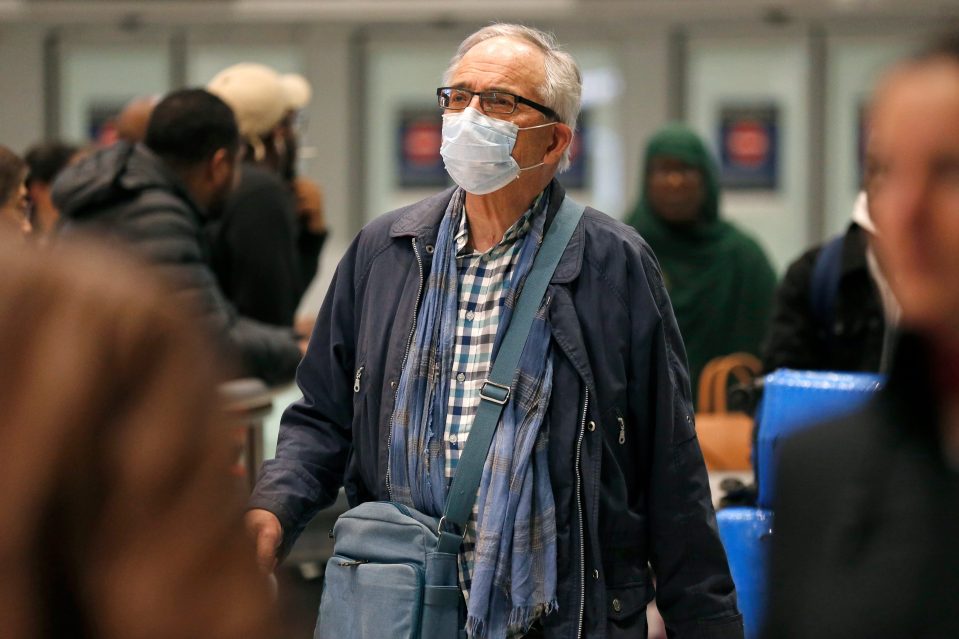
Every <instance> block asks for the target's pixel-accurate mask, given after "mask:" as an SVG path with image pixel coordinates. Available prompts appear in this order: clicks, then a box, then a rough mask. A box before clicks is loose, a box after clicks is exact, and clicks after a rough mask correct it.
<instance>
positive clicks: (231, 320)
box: [53, 89, 300, 383]
mask: <svg viewBox="0 0 959 639" xmlns="http://www.w3.org/2000/svg"><path fill="white" fill-rule="evenodd" d="M238 147H239V133H238V131H237V127H236V121H235V120H234V118H233V112H232V111H231V110H230V107H228V106H227V105H226V104H225V103H224V102H223V101H222V100H220V99H219V98H217V97H216V96H214V95H212V94H211V93H208V92H206V91H204V90H202V89H186V90H182V91H175V92H173V93H171V94H170V95H168V96H167V97H166V98H164V99H163V100H162V101H160V103H159V104H157V106H156V109H155V110H154V112H153V115H152V117H151V119H150V123H149V126H148V128H147V134H146V140H145V143H144V144H138V145H135V146H131V145H129V144H127V143H123V142H121V143H119V144H116V145H114V146H113V147H110V148H107V149H104V150H102V151H99V152H97V153H95V154H93V155H91V156H89V157H87V158H85V159H84V160H83V161H81V162H79V163H78V164H77V165H75V166H72V167H70V168H68V169H67V170H66V171H64V173H63V175H61V176H60V178H59V179H58V180H57V182H56V184H55V185H54V193H53V199H54V203H55V204H56V205H57V206H59V207H60V210H61V211H62V212H63V217H64V233H65V234H67V235H69V234H70V233H72V232H75V231H81V230H89V231H92V232H98V233H101V234H105V235H107V236H108V237H111V238H114V239H116V240H117V241H118V242H121V243H124V244H126V245H127V246H128V247H129V248H130V249H131V250H133V251H134V252H136V253H138V254H139V255H140V256H141V257H143V258H145V259H147V260H148V261H150V262H153V263H155V264H156V265H157V266H159V267H161V269H162V271H163V272H164V273H165V274H166V275H167V276H168V280H169V282H170V283H171V284H172V286H173V287H174V290H175V292H176V293H177V294H179V296H180V297H182V298H183V301H185V302H187V303H189V304H192V305H193V307H194V308H195V309H196V311H197V312H198V313H202V314H203V316H204V317H205V318H206V319H207V320H208V321H209V323H210V325H211V326H212V328H213V329H214V330H215V331H216V333H217V334H218V335H220V336H222V337H223V338H224V339H225V341H226V342H227V344H228V346H229V347H232V348H233V350H235V351H236V352H238V353H239V354H240V355H241V356H242V361H243V364H244V366H245V371H246V373H248V374H251V375H255V376H257V377H261V378H263V379H264V380H265V381H266V382H268V383H275V382H280V381H285V380H288V379H290V378H291V377H292V376H293V372H294V370H295V369H296V366H297V364H298V363H299V360H300V348H299V346H298V344H297V342H296V339H295V338H294V336H293V331H292V330H291V329H289V328H281V327H279V326H270V325H267V324H262V323H259V322H256V321H253V320H250V319H248V318H244V317H240V316H238V314H237V313H236V311H235V310H234V309H233V307H232V306H231V305H230V304H229V303H228V302H227V301H226V300H225V298H224V296H223V293H222V291H221V290H220V288H219V286H218V285H217V283H216V278H215V277H214V275H213V272H212V271H211V270H210V267H209V265H208V263H207V259H208V248H207V246H206V243H205V239H204V237H205V234H204V230H203V227H204V225H205V224H206V223H207V222H208V220H210V219H211V218H213V217H215V216H216V215H217V213H218V212H219V211H220V210H221V209H222V206H223V203H224V201H225V200H226V198H227V196H228V195H229V193H230V190H231V188H232V186H233V182H234V170H235V167H236V162H237V157H236V156H237V149H238ZM179 302H180V300H177V301H173V303H179Z"/></svg>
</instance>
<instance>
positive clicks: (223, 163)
mask: <svg viewBox="0 0 959 639" xmlns="http://www.w3.org/2000/svg"><path fill="white" fill-rule="evenodd" d="M234 161H235V158H234V154H233V153H230V152H229V151H228V150H227V149H217V150H216V152H215V153H214V154H213V157H211V158H210V161H209V162H207V177H209V178H210V180H211V181H213V182H215V183H217V184H219V183H221V182H223V181H224V180H226V179H230V177H231V176H232V174H233V163H234Z"/></svg>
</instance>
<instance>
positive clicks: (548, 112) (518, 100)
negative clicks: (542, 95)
mask: <svg viewBox="0 0 959 639" xmlns="http://www.w3.org/2000/svg"><path fill="white" fill-rule="evenodd" d="M443 91H462V92H463V93H469V94H470V100H469V101H470V102H472V101H473V96H474V95H478V96H479V97H480V104H481V105H482V104H483V98H484V97H487V96H497V95H508V96H510V97H512V98H513V99H514V100H515V102H514V103H513V110H512V111H500V112H496V111H493V113H498V114H499V115H509V114H510V113H512V112H513V111H515V110H516V105H517V104H525V105H526V106H529V107H533V108H534V109H536V110H537V111H539V112H540V113H542V114H543V115H545V116H546V117H548V118H552V119H554V120H556V121H557V122H559V121H560V118H559V115H557V113H556V111H553V110H552V109H551V108H549V107H548V106H546V105H543V104H540V103H539V102H533V101H532V100H530V99H528V98H524V97H523V96H521V95H516V94H515V93H510V92H509V91H470V90H469V89H464V88H463V87H440V88H438V89H437V90H436V101H437V103H439V106H440V108H441V109H443V110H449V111H462V110H463V109H465V108H466V107H463V109H457V108H456V107H449V106H443ZM484 112H485V109H484Z"/></svg>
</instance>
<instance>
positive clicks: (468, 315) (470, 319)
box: [466, 311, 476, 322]
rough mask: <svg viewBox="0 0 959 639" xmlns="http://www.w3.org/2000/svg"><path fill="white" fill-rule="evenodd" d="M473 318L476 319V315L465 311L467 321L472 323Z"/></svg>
mask: <svg viewBox="0 0 959 639" xmlns="http://www.w3.org/2000/svg"><path fill="white" fill-rule="evenodd" d="M474 317H476V313H474V312H473V311H466V319H467V320H469V321H471V322H472V321H473V318H474Z"/></svg>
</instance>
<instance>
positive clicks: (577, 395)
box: [247, 24, 743, 638]
mask: <svg viewBox="0 0 959 639" xmlns="http://www.w3.org/2000/svg"><path fill="white" fill-rule="evenodd" d="M443 85H444V86H442V87H441V88H439V89H438V90H437V97H438V103H439V107H440V108H441V109H442V110H443V130H442V145H441V149H440V151H441V154H442V156H443V159H444V162H445V164H446V169H447V171H448V172H449V174H450V176H451V177H452V178H453V180H454V182H455V183H456V186H455V187H453V188H450V189H448V190H446V191H443V192H442V193H439V194H436V195H434V196H432V197H429V198H427V199H425V200H423V201H421V202H418V203H416V204H413V205H411V206H407V207H405V208H402V209H399V210H397V211H394V212H392V213H390V214H387V215H384V216H382V217H380V218H378V219H376V220H375V221H373V222H371V223H370V224H369V225H368V226H366V228H364V229H363V230H362V231H361V232H360V233H359V235H358V236H357V237H356V239H355V240H354V241H353V243H352V245H351V247H350V249H349V250H348V251H347V254H346V256H345V257H344V258H343V260H342V261H341V262H340V265H339V267H338V269H337V272H336V275H335V277H334V280H333V283H332V285H331V287H330V290H329V292H328V294H327V297H326V300H325V302H324V304H323V306H322V308H321V310H320V313H319V317H318V319H317V322H316V327H315V329H314V332H313V335H312V338H311V340H310V345H309V348H308V350H307V353H306V356H305V359H304V361H303V363H302V365H301V366H300V368H299V371H298V373H297V382H298V384H299V387H300V389H301V390H302V392H303V399H302V400H300V401H298V402H296V403H294V404H293V405H292V406H290V407H289V408H288V409H287V410H286V412H285V414H284V416H283V419H282V425H281V428H280V435H279V442H278V447H277V456H276V458H275V459H273V460H270V461H267V462H266V463H265V464H264V466H263V469H262V472H261V474H260V479H259V481H258V483H257V486H256V489H255V491H254V494H253V496H252V498H251V502H250V506H251V510H250V511H249V512H248V514H247V524H248V527H249V528H250V529H251V531H252V532H253V533H254V534H255V536H256V538H257V548H258V555H259V558H260V561H261V565H263V567H264V568H265V569H267V570H269V569H271V568H272V567H273V565H275V562H276V560H277V558H280V557H282V556H283V555H284V554H285V553H286V552H287V551H288V550H289V548H290V547H291V546H292V544H293V542H294V541H295V540H296V537H297V535H298V534H299V533H300V532H301V531H302V530H303V527H304V526H305V525H306V523H307V522H308V521H309V520H310V519H311V518H312V517H313V516H314V515H315V514H316V512H317V511H318V510H319V509H321V508H323V507H326V506H329V505H330V504H332V503H333V501H334V499H335V498H336V496H337V492H338V490H339V488H340V486H341V485H344V486H345V490H346V494H347V496H348V497H349V501H350V503H351V505H353V506H355V505H357V504H358V503H360V502H364V501H370V500H393V501H398V502H400V503H404V504H406V505H408V506H412V507H414V508H416V509H418V510H420V511H422V512H426V513H429V514H433V515H439V514H440V512H441V510H442V507H443V501H444V499H445V494H443V493H444V492H445V490H446V489H447V488H448V483H449V481H450V479H451V477H452V476H453V474H454V473H455V469H456V464H457V461H458V460H459V455H460V453H461V451H462V450H463V448H464V446H465V444H466V442H467V439H468V436H469V431H470V427H471V424H472V421H473V417H474V415H475V413H476V410H477V406H478V405H479V402H480V390H481V388H482V387H483V383H484V381H485V379H486V376H487V373H488V372H489V370H490V364H491V362H492V360H493V358H494V357H495V355H496V344H497V339H498V338H499V337H501V336H502V335H503V333H504V330H505V328H506V326H507V325H508V321H509V317H510V315H511V310H512V308H513V306H512V304H513V303H514V302H515V300H516V297H517V292H518V290H519V288H520V287H521V286H522V283H523V281H524V277H525V275H526V274H527V273H528V272H529V268H530V262H531V261H532V260H531V256H532V255H534V254H535V252H536V250H537V248H538V246H539V242H540V240H541V238H542V237H543V235H544V232H545V229H546V228H547V226H548V225H549V224H550V223H551V221H552V219H553V217H554V216H555V214H556V211H557V209H558V208H559V206H560V204H561V203H562V202H563V201H564V199H565V197H566V196H565V192H564V190H563V187H562V185H561V183H560V181H558V180H557V179H556V177H555V176H556V174H557V173H559V172H561V171H562V170H564V169H565V168H566V167H567V166H568V165H569V146H570V141H571V140H572V138H573V135H574V126H575V122H576V116H577V114H578V112H579V109H580V94H581V87H582V82H581V75H580V72H579V68H578V66H577V64H576V62H575V61H574V60H573V58H572V57H571V56H570V55H569V54H568V53H566V52H564V51H563V50H562V49H560V48H559V46H558V45H557V43H556V42H555V40H554V39H553V37H552V36H551V35H548V34H546V33H543V32H541V31H538V30H536V29H532V28H528V27H522V26H517V25H509V24H495V25H492V26H488V27H485V28H483V29H481V30H479V31H477V32H476V33H474V34H472V35H471V36H469V37H468V38H466V40H464V41H463V43H462V44H461V45H460V47H459V49H458V51H457V52H456V54H455V55H454V56H453V58H452V60H451V61H450V65H449V68H448V70H447V72H446V74H445V78H444V81H443ZM530 335H531V336H530V339H529V340H528V341H527V342H526V346H525V349H524V354H523V358H522V360H521V364H520V370H519V371H518V373H517V378H516V381H515V382H514V385H513V387H512V388H511V393H510V395H509V398H508V401H507V403H506V406H505V410H504V411H503V416H502V417H501V418H500V421H499V423H498V425H497V429H496V434H495V436H494V441H493V445H492V447H491V453H490V455H489V457H488V458H487V462H486V467H485V469H484V477H483V480H482V482H483V483H482V485H487V486H489V488H488V489H486V490H483V489H481V490H480V496H479V499H478V500H477V502H476V504H475V507H474V511H473V519H472V521H471V522H470V523H469V524H468V525H467V527H466V530H464V531H461V532H463V534H464V536H465V539H464V542H463V545H462V547H461V551H460V566H459V576H460V586H461V592H462V596H463V606H461V609H462V616H461V621H462V623H463V627H464V628H466V630H467V633H468V634H469V635H470V636H472V637H490V638H502V637H519V636H525V637H610V638H616V637H644V636H646V604H647V603H648V602H649V601H650V600H651V599H653V598H654V597H656V598H657V600H658V602H659V605H660V609H661V611H662V613H663V615H664V617H665V619H666V624H667V627H668V629H669V632H670V634H671V636H674V637H717V638H726V637H730V638H732V637H737V638H738V637H742V636H743V629H742V621H741V616H740V615H739V612H738V610H737V605H736V593H735V589H734V586H733V582H732V579H731V578H730V575H729V570H728V567H727V562H726V556H725V554H724V551H723V548H722V545H721V543H720V540H719V537H718V534H717V530H716V522H715V515H714V513H713V508H712V505H711V503H710V495H709V488H708V483H707V480H706V472H705V467H704V465H703V460H702V455H701V453H700V450H699V445H698V443H697V441H696V436H695V431H694V429H693V421H692V407H691V404H690V395H689V382H688V375H687V371H686V366H685V353H684V351H683V344H682V340H681V338H680V335H679V331H678V329H677V327H676V320H675V318H674V316H673V312H672V308H671V306H670V302H669V298H668V296H667V294H666V290H665V288H664V287H663V282H662V276H661V274H660V272H659V268H658V266H657V264H656V260H655V258H654V257H653V255H652V253H651V251H650V250H649V247H648V246H647V245H646V243H645V242H644V241H643V240H642V239H641V238H640V236H639V235H638V234H637V233H636V232H635V231H634V230H633V229H631V228H630V227H628V226H626V225H624V224H621V223H620V222H617V221H616V220H614V219H612V218H610V217H608V216H606V215H604V214H603V213H600V212H599V211H596V210H595V209H592V208H587V209H586V211H585V213H584V215H583V217H582V219H581V220H580V221H579V223H578V226H577V228H576V230H575V232H574V233H573V236H572V239H571V241H570V242H569V244H568V246H567V247H566V249H565V252H564V253H563V256H562V258H561V260H560V262H559V265H558V267H557V269H556V271H555V273H554V275H553V277H552V280H551V284H550V286H549V288H548V289H547V292H546V294H545V296H544V299H543V302H542V306H541V307H540V312H539V313H538V316H537V321H535V322H534V324H533V329H532V330H531V333H530ZM414 450H420V451H424V453H423V454H417V453H411V452H410V451H414ZM427 484H428V485H427ZM425 495H430V496H429V497H425ZM650 564H651V565H652V569H650ZM653 572H655V576H656V590H654V587H653V579H652V578H653Z"/></svg>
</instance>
